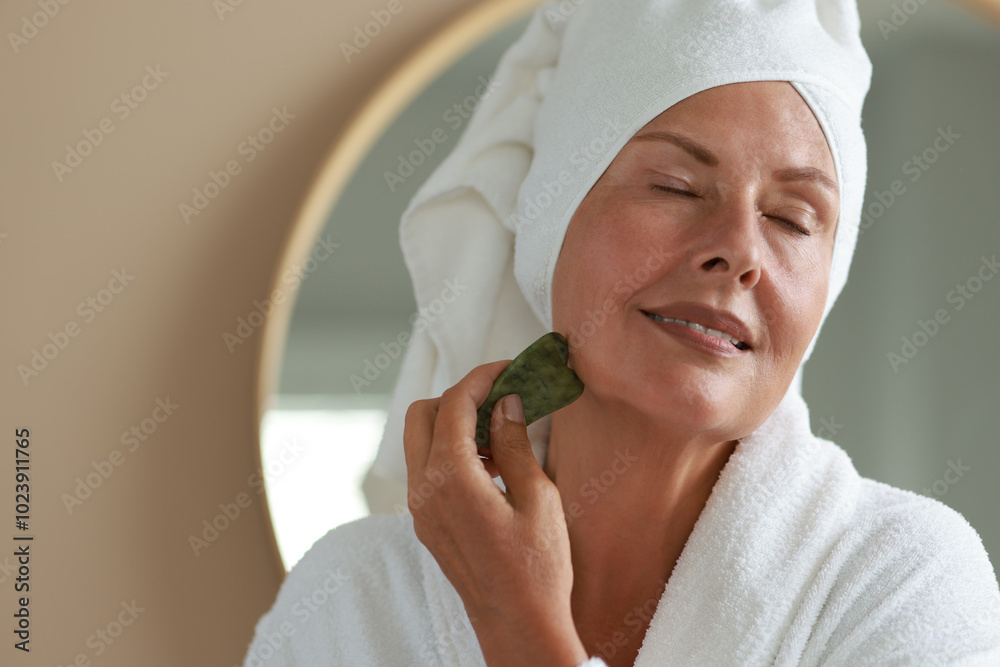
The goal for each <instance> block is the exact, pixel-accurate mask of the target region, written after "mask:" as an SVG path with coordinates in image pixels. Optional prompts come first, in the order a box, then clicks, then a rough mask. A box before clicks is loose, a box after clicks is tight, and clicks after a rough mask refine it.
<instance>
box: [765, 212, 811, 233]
mask: <svg viewBox="0 0 1000 667" xmlns="http://www.w3.org/2000/svg"><path fill="white" fill-rule="evenodd" d="M764 217H766V218H771V219H772V220H777V221H778V222H780V223H782V224H783V225H785V226H786V227H788V228H790V229H791V230H793V231H795V232H796V233H798V234H800V235H802V236H812V234H810V233H809V230H807V229H804V228H803V227H802V226H801V225H799V224H798V223H796V222H793V221H791V220H788V219H787V218H778V217H775V216H773V215H767V216H764Z"/></svg>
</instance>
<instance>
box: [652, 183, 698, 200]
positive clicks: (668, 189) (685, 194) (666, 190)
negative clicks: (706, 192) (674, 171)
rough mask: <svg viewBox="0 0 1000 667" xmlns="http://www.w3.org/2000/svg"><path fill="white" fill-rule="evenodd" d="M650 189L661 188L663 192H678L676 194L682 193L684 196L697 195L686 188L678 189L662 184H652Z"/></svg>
mask: <svg viewBox="0 0 1000 667" xmlns="http://www.w3.org/2000/svg"><path fill="white" fill-rule="evenodd" d="M651 189H652V190H661V191H663V192H671V193H674V194H678V195H684V196H685V197H697V196H698V195H696V194H695V193H693V192H689V191H687V190H678V189H676V188H668V187H666V186H663V185H654V186H652V188H651Z"/></svg>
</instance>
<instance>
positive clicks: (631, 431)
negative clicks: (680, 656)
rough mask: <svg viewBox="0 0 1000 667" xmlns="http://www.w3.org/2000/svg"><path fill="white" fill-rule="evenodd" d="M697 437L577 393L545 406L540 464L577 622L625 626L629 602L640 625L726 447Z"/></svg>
mask: <svg viewBox="0 0 1000 667" xmlns="http://www.w3.org/2000/svg"><path fill="white" fill-rule="evenodd" d="M698 436H699V434H697V433H683V432H680V431H679V430H677V429H672V428H671V426H670V424H669V423H667V422H659V423H651V422H649V421H647V420H645V419H643V416H642V415H641V414H637V413H635V412H634V411H630V410H629V409H628V407H627V406H621V405H615V406H608V405H601V404H600V402H599V401H598V400H596V399H595V398H594V397H593V396H592V395H589V394H588V393H587V392H585V393H584V395H583V396H581V397H580V399H578V400H577V401H575V402H574V403H572V404H571V405H569V406H567V407H566V408H563V409H562V410H559V411H558V412H556V413H555V414H553V416H552V427H551V432H550V436H549V450H548V454H547V457H546V462H545V472H546V474H547V475H548V476H549V478H550V479H552V480H553V481H554V482H555V484H556V486H557V487H558V489H559V493H560V496H561V498H562V503H563V510H564V512H565V513H566V521H567V524H568V527H569V538H570V546H571V552H572V559H573V573H574V577H573V599H572V603H573V611H574V618H575V619H576V620H577V621H578V623H580V624H582V625H590V626H591V627H594V626H598V625H601V626H603V628H604V629H603V632H611V631H612V629H611V628H612V627H614V626H617V629H619V630H624V631H625V632H626V634H628V627H627V625H626V624H627V622H628V621H627V615H628V612H629V610H634V609H635V607H637V606H638V607H640V608H642V609H643V610H645V611H647V612H648V613H647V614H646V615H645V617H644V618H645V623H644V624H643V625H642V629H643V631H644V630H645V628H646V627H648V619H649V617H651V616H652V611H653V610H655V608H656V603H657V602H658V601H659V595H660V594H662V591H663V588H664V586H665V585H666V582H667V581H668V580H669V578H670V574H671V572H672V571H673V568H674V564H675V563H676V561H677V558H678V557H679V556H680V553H681V551H682V550H683V548H684V544H685V543H686V542H687V538H688V536H690V534H691V532H692V530H693V529H694V524H695V522H697V520H698V517H699V516H700V514H701V512H702V510H703V509H704V507H705V503H706V502H707V501H708V498H709V496H710V495H711V493H712V488H713V487H714V485H715V482H716V480H717V479H718V476H719V473H720V471H721V470H722V468H723V467H724V466H725V464H726V462H727V461H728V460H729V456H730V455H731V454H732V452H733V450H734V449H735V447H736V441H735V440H730V441H724V442H712V441H711V440H705V439H703V438H699V437H698ZM650 601H652V602H650ZM612 610H613V611H612ZM623 610H624V611H623ZM640 616H641V614H640ZM594 632H595V633H598V634H600V632H599V631H597V630H594ZM639 640H640V641H641V636H640V637H639Z"/></svg>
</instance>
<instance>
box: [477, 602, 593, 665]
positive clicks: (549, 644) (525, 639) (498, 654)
mask: <svg viewBox="0 0 1000 667" xmlns="http://www.w3.org/2000/svg"><path fill="white" fill-rule="evenodd" d="M472 625H473V628H474V629H475V631H476V637H477V638H478V639H479V645H480V648H481V649H482V651H483V657H484V658H485V659H486V664H487V665H489V666H490V667H505V666H507V665H518V666H520V665H525V664H531V665H547V666H548V665H551V666H552V667H577V665H579V664H581V663H583V662H586V661H587V659H588V658H589V657H590V656H589V655H587V651H586V649H585V648H584V646H583V642H582V641H581V640H580V636H579V635H578V634H577V632H576V625H575V624H574V623H573V617H572V614H570V613H569V612H568V611H567V612H565V613H563V614H538V615H536V616H535V617H533V618H532V617H529V616H526V615H524V616H519V617H518V618H511V617H509V616H505V615H503V614H501V613H499V612H494V611H489V612H485V613H483V614H481V615H480V616H479V617H478V618H477V619H476V621H474V622H473V624H472Z"/></svg>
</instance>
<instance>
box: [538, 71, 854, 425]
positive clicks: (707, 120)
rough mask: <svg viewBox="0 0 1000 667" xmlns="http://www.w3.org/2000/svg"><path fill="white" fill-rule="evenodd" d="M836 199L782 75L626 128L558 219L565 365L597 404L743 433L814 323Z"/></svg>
mask: <svg viewBox="0 0 1000 667" xmlns="http://www.w3.org/2000/svg"><path fill="white" fill-rule="evenodd" d="M838 212H839V195H838V192H837V183H836V171H835V168H834V164H833V157H832V156H831V154H830V150H829V148H828V146H827V143H826V139H825V137H824V135H823V131H822V129H821V128H820V126H819V123H818V122H817V121H816V119H815V117H814V116H813V113H812V111H811V110H810V109H809V107H808V105H807V104H806V103H805V101H804V100H803V99H802V98H801V97H800V96H799V94H798V93H797V92H796V91H795V89H794V88H793V87H792V86H791V84H789V83H787V82H753V83H738V84H730V85H725V86H720V87H717V88H712V89H709V90H706V91H703V92H701V93H698V94H696V95H694V96H692V97H689V98H687V99H685V100H682V101H681V102H679V103H678V104H676V105H674V106H673V107H671V108H669V109H667V110H666V111H664V112H663V113H661V114H660V115H659V116H657V117H656V118H655V119H653V120H652V121H650V122H649V123H648V124H647V125H646V126H645V127H643V128H642V129H641V130H640V131H639V132H638V133H636V135H635V136H634V137H632V139H631V140H630V141H629V142H628V143H627V144H626V145H625V147H624V148H622V150H621V152H620V153H619V154H618V155H617V157H616V158H615V159H614V161H613V162H612V163H611V164H610V166H609V167H608V168H607V170H606V171H605V172H604V174H603V175H602V176H601V177H600V179H599V180H598V181H597V183H595V184H594V186H593V188H591V190H590V192H589V193H588V194H587V196H586V197H585V198H584V200H583V201H582V202H581V204H580V206H579V207H578V208H577V210H576V212H575V214H574V215H573V218H572V220H571V221H570V224H569V228H568V229H567V232H566V237H565V240H564V242H563V245H562V249H561V250H560V254H559V260H558V262H557V264H556V269H555V275H554V277H553V325H554V329H555V330H556V331H559V332H561V333H563V334H564V335H566V337H567V338H568V339H569V343H570V365H571V366H572V367H573V368H574V370H576V372H577V373H578V374H579V375H580V377H581V378H582V379H583V381H584V383H585V384H586V386H587V391H588V392H590V393H591V394H592V398H594V399H595V400H597V401H600V402H603V403H605V404H606V405H609V406H620V407H627V408H628V409H631V410H638V411H639V412H641V413H642V414H643V415H646V416H648V417H649V418H651V419H653V420H657V421H664V420H667V421H669V422H670V424H672V427H673V428H675V429H676V428H681V429H687V430H690V431H691V432H692V433H694V432H697V433H699V434H700V435H701V436H704V437H706V438H712V439H714V440H715V441H719V442H721V441H724V440H733V439H737V438H741V437H744V436H746V435H748V434H749V433H751V432H752V431H753V430H754V429H755V428H756V427H757V426H759V425H760V424H761V423H763V422H764V420H766V419H767V417H768V416H769V415H770V414H771V412H773V410H774V408H775V407H776V406H777V405H778V403H779V402H780V401H781V398H782V397H783V396H784V394H785V392H786V390H787V388H788V386H789V385H790V383H791V381H792V378H793V376H794V375H795V371H796V369H797V368H798V365H799V362H800V361H801V359H802V355H803V354H804V353H805V350H806V348H807V347H808V345H809V342H810V340H811V339H812V337H813V335H814V333H815V332H816V328H817V327H818V326H819V321H820V318H821V316H822V314H823V309H824V305H825V303H826V295H827V287H828V281H829V275H830V261H831V258H832V254H833V240H834V233H835V231H836V221H837V217H838ZM656 316H659V317H661V318H670V319H676V320H683V321H685V322H693V323H697V324H700V325H703V326H705V327H707V328H711V329H715V330H716V331H715V332H708V333H703V332H699V331H697V330H695V329H693V328H691V327H689V326H688V325H687V324H684V323H678V322H671V321H656V320H657V317H656ZM734 318H735V319H734ZM719 331H722V332H727V333H729V334H733V335H735V337H736V338H737V339H739V340H740V343H739V345H738V346H737V345H734V344H733V342H732V341H731V340H728V339H727V338H726V337H725V336H723V337H721V338H720V337H718V336H717V334H718V332H719ZM666 406H671V407H674V408H678V409H677V410H674V411H669V412H667V411H665V410H664V408H665V407H666Z"/></svg>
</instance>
